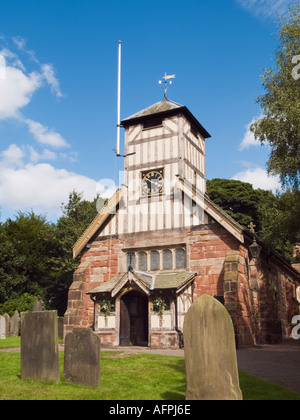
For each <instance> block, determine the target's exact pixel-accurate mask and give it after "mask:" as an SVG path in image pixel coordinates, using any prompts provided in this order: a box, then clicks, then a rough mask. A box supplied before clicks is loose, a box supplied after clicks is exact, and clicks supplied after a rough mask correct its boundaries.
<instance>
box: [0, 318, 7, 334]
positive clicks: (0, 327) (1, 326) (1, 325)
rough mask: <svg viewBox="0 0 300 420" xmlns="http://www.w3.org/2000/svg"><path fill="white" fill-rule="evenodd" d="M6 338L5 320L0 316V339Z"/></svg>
mask: <svg viewBox="0 0 300 420" xmlns="http://www.w3.org/2000/svg"><path fill="white" fill-rule="evenodd" d="M5 338H6V320H5V318H4V316H2V315H0V339H1V340H3V339H5Z"/></svg>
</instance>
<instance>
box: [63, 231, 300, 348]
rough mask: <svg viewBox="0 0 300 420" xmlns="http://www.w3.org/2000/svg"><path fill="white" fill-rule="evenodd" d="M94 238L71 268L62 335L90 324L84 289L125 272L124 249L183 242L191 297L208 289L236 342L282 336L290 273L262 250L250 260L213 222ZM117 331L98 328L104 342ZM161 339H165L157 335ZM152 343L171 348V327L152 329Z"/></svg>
mask: <svg viewBox="0 0 300 420" xmlns="http://www.w3.org/2000/svg"><path fill="white" fill-rule="evenodd" d="M99 239H100V238H99V237H98V238H96V240H95V241H94V242H92V244H91V246H90V248H86V249H85V251H84V252H83V254H82V258H81V264H80V265H79V267H78V269H77V270H76V272H75V273H74V278H73V283H72V285H71V287H70V290H69V295H68V309H67V311H66V313H65V334H66V333H68V332H71V331H72V330H73V328H74V327H92V326H93V324H94V302H93V301H92V300H91V299H90V297H89V295H88V294H87V293H88V292H89V291H91V290H92V289H95V288H96V287H98V286H99V285H100V284H102V283H103V282H106V281H107V280H108V279H110V278H113V277H115V276H116V275H117V274H118V273H120V272H124V271H126V254H125V253H124V250H126V249H134V248H135V247H136V248H137V249H141V248H142V247H143V246H146V247H149V246H155V245H157V246H163V245H165V246H168V245H170V244H175V243H180V244H182V243H185V244H186V265H187V267H186V269H187V270H190V271H191V272H196V273H197V276H196V278H195V281H194V289H193V299H194V300H196V299H197V298H198V297H200V296H201V295H203V294H208V295H211V296H214V297H216V298H217V299H219V300H221V301H223V303H224V305H225V307H226V308H227V310H228V312H229V313H230V315H231V318H232V320H233V324H234V329H235V335H236V340H237V345H238V347H248V346H252V345H254V344H266V343H269V344H272V343H278V342H280V341H281V339H282V337H284V338H287V337H289V336H290V332H291V320H292V318H293V316H294V315H295V314H297V313H298V312H297V311H299V306H297V307H296V303H295V295H296V292H295V290H296V287H297V285H298V284H295V281H294V277H293V274H292V273H289V272H288V270H286V268H285V267H284V265H282V264H280V261H279V262H278V260H276V259H275V258H273V259H272V258H269V257H267V256H266V255H264V254H262V256H261V258H260V259H259V260H258V262H256V263H255V262H254V261H251V260H250V261H249V256H248V250H247V247H246V245H245V244H241V243H240V242H239V241H238V240H237V239H236V238H235V237H234V236H233V235H231V234H230V233H229V232H227V231H226V230H225V229H224V228H223V227H221V226H220V225H219V224H218V223H210V224H205V225H201V226H197V227H195V228H192V229H190V230H187V229H185V230H177V231H171V232H170V231H167V232H164V234H161V233H160V235H157V234H156V235H155V234H154V233H152V234H151V235H149V234H148V235H143V234H139V235H134V237H133V235H128V236H123V237H121V238H120V237H119V238H114V239H111V238H110V239H107V238H106V239H105V238H102V239H101V240H99ZM117 322H118V321H116V323H117ZM115 334H116V332H112V331H110V330H109V329H108V330H107V331H102V332H101V340H102V342H103V344H104V343H105V344H106V345H107V346H110V347H113V346H114V343H115V342H116V336H115ZM163 338H164V342H162V341H161V340H162V339H163ZM149 343H150V345H152V346H153V347H157V348H159V347H168V346H169V347H174V346H176V345H177V344H178V337H177V334H176V332H175V331H173V332H172V331H171V330H170V331H169V335H166V332H165V333H164V334H163V333H162V334H159V331H158V330H157V331H153V334H152V335H151V337H150V340H149Z"/></svg>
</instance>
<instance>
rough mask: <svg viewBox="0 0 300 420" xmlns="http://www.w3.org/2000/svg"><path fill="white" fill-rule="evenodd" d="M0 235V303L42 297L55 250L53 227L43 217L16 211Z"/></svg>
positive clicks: (4, 225) (49, 277)
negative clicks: (21, 298) (17, 298)
mask: <svg viewBox="0 0 300 420" xmlns="http://www.w3.org/2000/svg"><path fill="white" fill-rule="evenodd" d="M0 235H1V239H2V240H1V245H0V247H1V262H0V267H1V271H0V276H1V287H0V302H3V301H4V300H6V299H7V298H8V297H9V298H12V297H19V296H21V295H22V294H24V293H29V294H32V295H35V296H41V297H43V298H44V297H45V290H46V288H47V285H48V284H49V282H50V281H51V268H52V261H53V257H54V255H55V248H56V238H55V233H54V225H53V224H50V223H48V222H47V221H46V218H45V216H41V215H35V214H34V213H33V212H31V213H22V212H19V213H18V215H17V217H16V220H11V219H8V220H7V221H6V222H5V223H4V224H3V225H2V226H1V230H0Z"/></svg>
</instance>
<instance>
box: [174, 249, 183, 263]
mask: <svg viewBox="0 0 300 420" xmlns="http://www.w3.org/2000/svg"><path fill="white" fill-rule="evenodd" d="M175 259H176V268H185V250H184V249H182V248H179V249H176V252H175Z"/></svg>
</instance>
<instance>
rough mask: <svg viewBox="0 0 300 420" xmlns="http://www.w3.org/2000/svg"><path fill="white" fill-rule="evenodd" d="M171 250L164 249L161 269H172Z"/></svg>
mask: <svg viewBox="0 0 300 420" xmlns="http://www.w3.org/2000/svg"><path fill="white" fill-rule="evenodd" d="M172 266H173V264H172V251H170V250H169V249H166V250H165V251H163V267H162V269H163V270H172Z"/></svg>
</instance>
